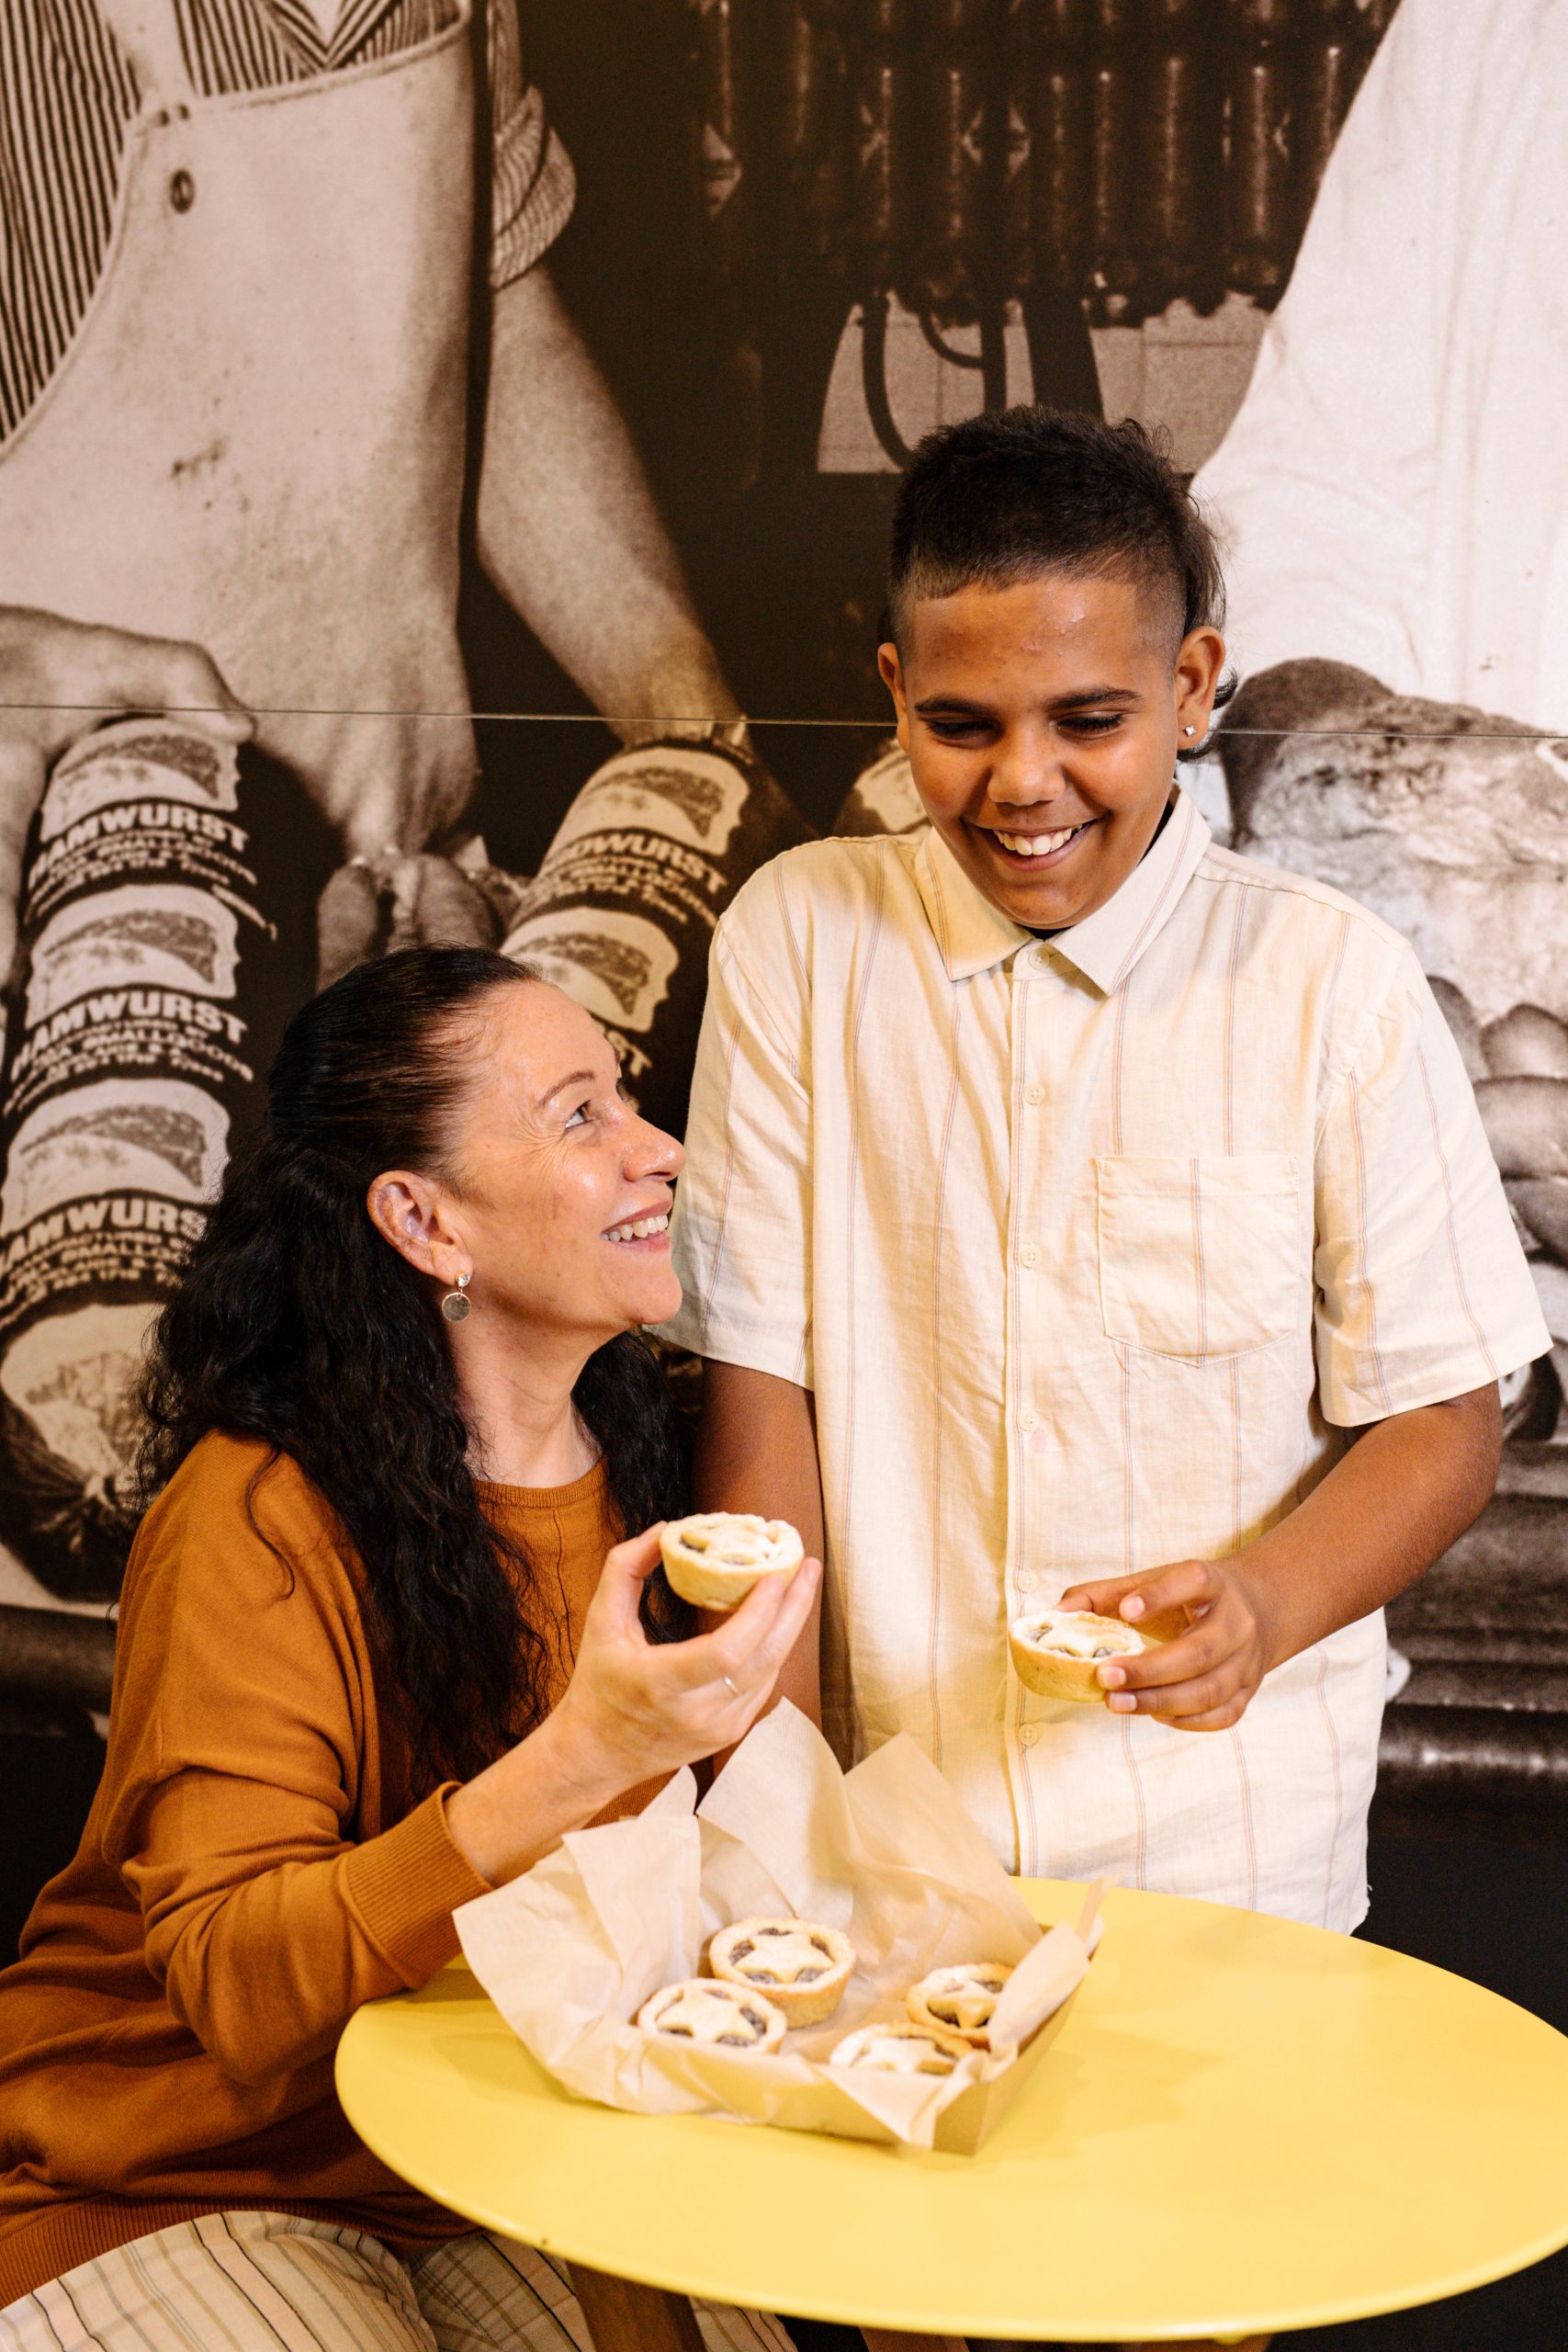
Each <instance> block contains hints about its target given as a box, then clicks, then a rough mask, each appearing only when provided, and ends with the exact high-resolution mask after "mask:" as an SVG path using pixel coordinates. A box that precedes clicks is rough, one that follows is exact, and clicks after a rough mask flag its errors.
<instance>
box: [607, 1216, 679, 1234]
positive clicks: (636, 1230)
mask: <svg viewBox="0 0 1568 2352" xmlns="http://www.w3.org/2000/svg"><path fill="white" fill-rule="evenodd" d="M669 1230H670V1218H669V1216H668V1215H667V1214H666V1215H665V1216H639V1217H638V1218H637V1222H636V1224H635V1225H613V1226H612V1227H610V1230H609V1233H608V1235H607V1237H606V1238H607V1239H609V1240H611V1241H642V1240H645V1239H646V1238H647V1237H648V1235H649V1234H650V1233H668V1232H669Z"/></svg>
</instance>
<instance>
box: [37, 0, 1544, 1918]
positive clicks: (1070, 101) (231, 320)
mask: <svg viewBox="0 0 1568 2352" xmlns="http://www.w3.org/2000/svg"><path fill="white" fill-rule="evenodd" d="M1565 97H1568V10H1564V9H1563V8H1562V6H1559V5H1554V0H1399V4H1398V5H1397V6H1396V5H1395V0H573V5H572V6H570V7H563V6H559V5H551V0H473V8H472V12H471V14H470V11H469V8H468V5H467V0H0V198H3V201H4V205H5V214H4V226H3V243H0V296H3V299H4V315H3V318H0V605H3V606H4V607H5V610H4V612H3V613H0V705H3V706H4V707H3V708H0V957H3V959H4V961H6V962H7V963H8V964H9V968H10V979H9V986H8V993H7V996H6V1046H5V1065H4V1075H3V1081H0V1543H3V1546H4V1550H3V1553H0V1604H3V1605H0V1705H3V1708H4V1719H3V1722H4V1742H5V1759H4V1760H5V1769H6V1771H7V1772H8V1774H9V1780H8V1783H7V1793H8V1799H9V1802H8V1804H7V1805H6V1809H5V1810H6V1815H7V1816H8V1819H7V1825H6V1840H7V1842H6V1851H5V1859H4V1864H3V1873H0V1874H3V1882H4V1883H3V1884H0V1896H3V1901H4V1908H5V1914H6V1922H5V1936H6V1944H7V1946H8V1947H9V1945H10V1943H11V1940H12V1939H13V1938H14V1936H15V1933H16V1929H17V1925H18V1924H19V1922H20V1919H21V1917H22V1916H23V1914H24V1913H25V1911H26V1909H27V1907H28V1902H29V1901H30V1898H31V1895H32V1894H33V1893H34V1891H35V1888H36V1883H37V1882H38V1879H39V1877H40V1876H41V1875H42V1874H43V1872H44V1871H46V1870H47V1869H49V1868H52V1867H53V1866H55V1865H56V1864H57V1863H58V1862H59V1861H60V1860H62V1859H63V1856H64V1854H65V1852H66V1851H68V1850H69V1848H70V1846H71V1845H72V1844H73V1841H74V1838H75V1835H76V1833H77V1829H78V1826H79V1824H80V1821H81V1818H82V1816H83V1815H84V1813H85V1806H86V1803H87V1799H88V1796H89V1794H90V1792H91V1789H92V1786H93V1784H94V1782H95V1781H96V1773H97V1770H98V1763H99V1759H100V1755H101V1749H100V1747H99V1740H100V1736H101V1733H102V1729H103V1724H104V1719H105V1713H106V1710H107V1703H108V1687H109V1674H110V1668H111V1663H112V1652H113V1623H112V1603H113V1600H114V1597H115V1593H116V1589H117V1584H118V1576H119V1572H120V1566H121V1563H122V1560H123V1557H124V1552H125V1547H126V1543H127V1525H126V1513H125V1509H124V1487H123V1479H122V1473H123V1468H124V1464H125V1461H126V1457H127V1449H128V1446H129V1444H130V1441H131V1434H132V1431H131V1421H130V1412H129V1408H128V1403H127V1397H128V1387H129V1384H130V1379H131V1378H132V1376H133V1374H134V1369H135V1363H136V1359H137V1352H138V1349H139V1346H140V1342H141V1334H142V1332H143V1330H144V1329H145V1326H146V1322H147V1318H148V1317H149V1316H150V1314H151V1313H152V1312H153V1311H154V1310H155V1308H156V1306H157V1303H158V1300H159V1298H160V1296H161V1295H163V1294H164V1291H165V1290H166V1288H167V1286H168V1284H169V1283H170V1282H171V1281H172V1280H173V1278H174V1276H175V1271H176V1269H177V1266H178V1264H179V1261H180V1256H181V1253H182V1251H183V1250H184V1249H185V1248H186V1245H187V1243H188V1241H189V1239H190V1238H191V1237H192V1236H193V1235H194V1234H195V1233H196V1232H197V1231H198V1230H199V1227H200V1222H201V1217H202V1214H203V1204H204V1203H205V1202H206V1201H207V1200H208V1199H209V1197H210V1195H211V1193H212V1190H213V1187H214V1185H215V1183H216V1182H217V1181H218V1178H219V1175H220V1170H221V1168H222V1165H223V1162H224V1159H225V1158H226V1155H227V1154H228V1153H229V1152H230V1151H231V1149H232V1148H234V1146H235V1144H236V1142H237V1141H238V1140H239V1139H240V1138H241V1137H243V1135H244V1133H245V1131H246V1129H247V1127H248V1126H249V1125H250V1124H251V1123H252V1122H253V1121H254V1119H255V1117H256V1114H257V1103H258V1098H259V1091H260V1087H261V1082H262V1077H263V1073H264V1072H265V1067H266V1064H267V1061H268V1058H269V1057H270V1055H271V1053H272V1051H273V1049H274V1046H275V1045H276V1039H277V1036H278V1034H279V1030H280V1026H281V1023H283V1021H284V1020H285V1019H286V1018H287V1015H288V1012H289V1010H290V1009H291V1008H292V1007H293V1006H294V1005H295V1004H297V1003H298V1002H299V1001H300V1000H301V999H302V998H303V997H304V996H305V995H307V994H308V993H309V992H310V990H311V989H312V988H313V987H314V986H315V985H316V984H317V980H318V978H319V977H320V976H323V975H330V974H331V973H333V972H334V971H336V970H338V969H341V968H343V967H344V966H345V965H346V964H348V963H350V962H352V961H353V960H355V958H356V957H358V956H362V955H365V954H375V953H378V952H382V951H384V950H385V949H386V948H387V947H389V946H390V945H394V944H400V943H402V942H405V941H409V940H413V939H419V938H434V939H451V938H461V939H474V940H488V941H493V942H496V943H498V944H504V945H506V946H507V947H508V948H510V949H512V950H513V951H514V952H516V953H519V954H526V955H528V956H531V957H533V958H535V959H536V961H537V962H538V963H539V964H540V965H541V966H542V967H543V968H544V969H545V970H546V971H547V973H548V974H549V976H550V977H551V978H555V979H558V981H559V982H560V983H561V985H562V986H564V987H565V988H567V989H569V990H570V991H571V993H572V994H573V995H575V996H577V997H578V998H579V999H580V1000H581V1001H582V1003H584V1004H585V1005H586V1006H587V1007H588V1009H589V1010H590V1011H591V1012H593V1013H594V1014H595V1015H596V1016H597V1017H598V1018H599V1019H601V1020H602V1021H603V1022H604V1023H605V1024H606V1026H607V1027H608V1028H609V1029H610V1030H611V1032H612V1033H613V1034H614V1035H615V1038H616V1040H617V1042H618V1043H619V1044H620V1046H622V1048H623V1049H624V1052H625V1055H626V1064H627V1069H628V1072H629V1075H630V1079H631V1083H632V1086H633V1088H634V1091H636V1092H637V1095H638V1097H639V1099H640V1100H641V1101H642V1103H644V1105H645V1107H646V1108H648V1109H649V1112H650V1114H652V1115H654V1116H655V1117H657V1118H659V1119H660V1121H662V1122H663V1123H665V1124H666V1125H672V1126H676V1127H678V1126H679V1125H680V1124H681V1120H682V1107H683V1103H684V1095H685V1089H686V1084H687V1080H688V1075H689V1069H690V1061H691V1056H692V1052H693V1048H694V1042H695V1035H696V1027H697V1023H698V1020H699V1018H700V1014H701V1007H702V997H703V987H704V973H705V956H706V950H707V946H708V943H709V940H710V938H711V934H712V930H713V925H714V922H715V920H716V915H717V914H718V912H719V911H720V910H721V909H722V907H723V906H724V904H725V902H726V900H727V899H728V896H729V895H730V894H731V893H732V892H733V890H734V889H735V888H736V887H737V886H738V885H739V882H740V881H741V880H742V879H743V878H744V877H745V876H746V875H747V874H748V873H749V872H750V871H751V870H752V869H753V868H754V866H755V865H757V864H758V863H759V862H761V860H763V859H765V858H767V857H769V856H770V855H772V854H774V853H775V852H776V851H778V850H780V849H782V848H784V847H786V846H788V845H789V844H790V843H792V842H797V841H800V840H802V839H805V838H807V836H808V835H809V834H810V833H811V832H813V831H829V830H840V831H880V830H887V831H901V830H904V829H906V828H908V827H912V826H914V825H915V824H917V823H918V822H919V810H918V808H917V807H916V805H915V803H914V801H913V799H912V796H911V792H910V788H909V785H908V774H907V770H906V768H905V766H904V763H903V762H902V759H901V757H900V755H899V754H898V753H897V750H896V748H893V747H892V746H891V744H890V738H889V734H888V718H887V711H886V703H885V697H884V695H883V691H882V689H881V687H880V685H879V684H878V682H877V678H876V673H875V666H874V650H875V646H876V642H877V623H878V616H879V609H880V605H881V600H882V565H883V554H884V548H885V542H886V530H887V524H888V519H889V515H890V511H891V505H892V501H893V498H894V495H895V492H896V491H897V482H898V477H899V472H900V469H901V468H902V467H903V465H904V464H905V462H906V460H907V458H908V452H909V449H910V447H912V445H913V444H914V442H915V441H916V440H917V439H918V438H919V435H921V434H922V433H923V432H924V431H926V430H927V429H928V428H930V427H931V425H933V424H937V423H939V422H942V421H944V420H949V419H953V418H956V417H959V416H962V415H965V414H967V413H972V412H973V411H975V410H976V409H979V408H981V407H983V406H999V405H1004V404H1006V403H1008V402H1010V401H1021V400H1028V399H1038V400H1043V401H1054V402H1057V403H1060V404H1064V405H1068V406H1075V407H1080V408H1085V409H1089V410H1095V411H1100V410H1102V411H1103V412H1104V413H1105V414H1107V415H1108V416H1112V417H1116V416H1121V415H1124V414H1130V415H1134V416H1137V417H1140V418H1142V419H1145V421H1147V422H1149V423H1152V424H1159V425H1161V426H1163V427H1164V428H1165V430H1166V431H1167V432H1168V435H1170V438H1171V442H1172V444H1173V446H1174V449H1175V452H1176V455H1177V458H1178V459H1179V463H1180V464H1181V466H1182V467H1183V468H1184V469H1188V470H1190V472H1192V473H1193V474H1194V475H1195V476H1196V479H1197V486H1198V489H1199V492H1201V494H1202V495H1203V496H1204V497H1205V498H1206V499H1207V500H1208V501H1209V502H1210V503H1212V506H1213V511H1214V513H1215V515H1216V516H1217V518H1218V520H1219V521H1220V523H1221V525H1222V526H1223V529H1224V537H1225V543H1226V548H1227V553H1228V559H1229V565H1230V576H1231V631H1230V634H1231V638H1232V641H1233V647H1234V651H1235V658H1236V660H1237V662H1238V663H1239V666H1240V669H1241V671H1242V673H1243V679H1244V684H1243V690H1242V692H1241V694H1240V695H1239V697H1238V698H1237V700H1236V701H1235V704H1234V705H1233V707H1232V708H1231V710H1230V712H1229V713H1228V715H1227V718H1226V722H1225V725H1224V730H1223V733H1222V736H1221V738H1220V744H1219V752H1218V756H1217V757H1216V758H1214V759H1213V760H1211V761H1210V762H1208V763H1205V765H1204V766H1203V767H1202V768H1201V770H1200V771H1198V773H1197V789H1198V791H1199V794H1200V797H1201V800H1202V804H1203V806H1204V809H1205V811H1206V813H1207V814H1208V816H1209V818H1210V820H1211V822H1212V823H1213V826H1214V828H1215V830H1216V831H1217V832H1218V833H1219V835H1220V836H1221V838H1222V839H1227V840H1229V841H1231V842H1233V843H1234V844H1235V846H1236V847H1238V848H1240V849H1242V850H1244V851H1250V852H1254V853H1256V854H1258V855H1259V856H1260V857H1262V858H1265V859H1267V860H1269V861H1271V862H1277V863H1279V864H1281V865H1290V866H1294V867H1298V868H1302V869H1304V870H1305V871H1307V872H1309V873H1312V874H1314V875H1317V876H1322V877H1324V878H1325V879H1326V880H1327V881H1329V882H1332V883H1334V884H1336V885H1337V886H1339V887H1341V888H1345V889H1347V890H1348V891H1349V892H1351V893H1352V894H1353V895H1354V896H1356V897H1357V898H1359V899H1362V900H1364V901H1365V902H1366V903H1367V904H1369V905H1371V906H1372V907H1373V908H1375V909H1376V910H1378V911H1379V912H1380V913H1382V914H1383V915H1385V916H1386V917H1388V918H1389V919H1390V920H1391V921H1392V922H1394V923H1396V924H1397V925H1399V926H1400V927H1401V928H1402V929H1403V930H1404V931H1405V932H1407V933H1409V934H1410V935H1411V937H1412V938H1413V939H1414V940H1415V942H1416V945H1417V948H1418V950H1419V952H1420V955H1421V956H1422V960H1423V962H1424V964H1425V966H1426V968H1427V971H1428V973H1429V974H1430V975H1431V977H1432V978H1433V981H1434V983H1435V985H1436V987H1437V989H1438V994H1439V996H1440V998H1441V1000H1442V1002H1443V1004H1444V1007H1445V1009H1446V1011H1447V1012H1448V1014H1449V1017H1450V1021H1451V1022H1452V1024H1453V1026H1454V1029H1455V1031H1456V1033H1457V1035H1458V1036H1459V1038H1460V1041H1461V1046H1462V1048H1463V1051H1464V1055H1465V1057H1466V1060H1467V1063H1468V1066H1469V1068H1470V1070H1471V1074H1472V1078H1473V1080H1474V1081H1475V1084H1476V1088H1477V1093H1478V1096H1479V1098H1480V1101H1481V1103H1482V1107H1483V1116H1484V1118H1485V1121H1486V1125H1487V1129H1488V1132H1489V1134H1490V1136H1491V1137H1492V1141H1493V1145H1494V1148H1495V1151H1496V1153H1497V1156H1498V1159H1499V1160H1500V1163H1501V1165H1502V1168H1503V1170H1504V1174H1505V1177H1506V1181H1507V1184H1508V1189H1509V1193H1510V1196H1511V1199H1512V1201H1513V1204H1514V1206H1515V1210H1516V1212H1517V1218H1518V1221H1519V1227H1520V1230H1521V1233H1522V1234H1523V1236H1524V1238H1525V1239H1526V1243H1527V1247H1528V1249H1529V1252H1530V1255H1531V1258H1532V1261H1533V1263H1534V1268H1535V1272H1536V1276H1537V1280H1538V1283H1539V1285H1540V1296H1541V1301H1542V1305H1543V1306H1544V1308H1545V1312H1546V1316H1547V1318H1548V1321H1549V1323H1550V1326H1551V1330H1552V1332H1553V1333H1554V1334H1556V1335H1557V1336H1558V1337H1559V1339H1560V1340H1561V1341H1562V1347H1560V1349H1559V1351H1558V1353H1557V1356H1556V1357H1555V1358H1554V1359H1550V1360H1547V1361H1546V1362H1544V1363H1541V1364H1540V1365H1538V1366H1537V1367H1536V1368H1535V1369H1534V1370H1533V1372H1531V1373H1530V1374H1528V1375H1521V1376H1520V1377H1519V1378H1518V1379H1517V1381H1515V1382H1514V1383H1512V1384H1511V1385H1510V1387H1509V1390H1508V1394H1507V1397H1506V1407H1507V1414H1508V1427H1509V1432H1510V1435H1509V1444H1508V1450H1507V1456H1506V1466H1505V1470H1504V1475H1503V1479H1502V1485H1501V1489H1500V1492H1499V1496H1498V1498H1497V1499H1496V1501H1495V1503H1494V1504H1493V1506H1492V1507H1491V1509H1490V1510H1489V1511H1488V1512H1487V1513H1486V1515H1485V1517H1484V1519H1483V1521H1482V1522H1481V1524H1480V1526H1479V1527H1478V1528H1477V1529H1476V1530H1475V1531H1474V1532H1472V1534H1471V1535H1470V1536H1468V1537H1467V1538H1466V1539H1465V1540H1464V1541H1463V1543H1461V1544H1460V1545H1459V1546H1457V1547H1456V1549H1455V1551H1454V1552H1453V1553H1452V1554H1451V1555H1450V1556H1449V1558H1448V1559H1447V1560H1446V1561H1445V1562H1444V1563H1442V1564H1441V1565H1440V1566H1438V1568H1437V1569H1436V1570H1435V1571H1434V1572H1433V1573H1432V1575H1430V1576H1429V1577H1427V1579H1426V1580H1425V1582H1424V1583H1423V1584H1422V1585H1420V1586H1419V1587H1418V1588H1417V1589H1416V1591H1415V1593H1414V1594H1413V1595H1411V1596H1410V1597H1409V1598H1408V1599H1407V1600H1405V1601H1404V1603H1402V1604H1401V1606H1400V1607H1399V1609H1398V1610H1397V1611H1395V1612H1394V1617H1395V1639H1396V1642H1397V1644H1398V1647H1399V1650H1400V1652H1401V1653H1402V1655H1403V1659H1404V1666H1403V1667H1402V1668H1401V1671H1403V1672H1404V1673H1405V1674H1406V1676H1407V1679H1406V1680H1405V1681H1404V1687H1403V1688H1402V1689H1401V1690H1400V1691H1399V1692H1398V1694H1397V1696H1396V1698H1395V1700H1394V1703H1393V1705H1392V1706H1391V1708H1390V1710H1389V1713H1388V1717H1387V1728H1386V1733H1385V1742H1384V1796H1383V1799H1382V1800H1381V1802H1382V1803H1383V1804H1385V1805H1387V1806H1389V1807H1392V1808H1393V1811H1394V1814H1396V1815H1403V1816H1404V1817H1408V1818H1409V1819H1411V1820H1415V1821H1420V1820H1429V1819H1433V1818H1437V1817H1439V1816H1441V1817H1444V1818H1452V1819H1454V1820H1461V1819H1462V1820H1467V1821H1474V1820H1476V1819H1481V1820H1483V1821H1485V1822H1491V1823H1495V1824H1496V1825H1498V1826H1499V1834H1516V1833H1517V1832H1519V1831H1520V1829H1521V1827H1522V1828H1523V1829H1524V1830H1525V1831H1526V1832H1529V1830H1530V1829H1531V1827H1532V1825H1533V1826H1534V1829H1535V1830H1536V1831H1537V1832H1538V1833H1540V1832H1544V1829H1545V1827H1546V1826H1547V1824H1548V1823H1549V1820H1550V1817H1551V1813H1552V1811H1553V1808H1557V1809H1559V1814H1560V1812H1561V1808H1562V1806H1563V1804H1564V1802H1565V1796H1568V1568H1565V1567H1564V1565H1563V1556H1564V1555H1563V1543H1562V1532H1563V1529H1564V1526H1565V1525H1568V1419H1565V1417H1564V1416H1563V1414H1562V1385H1561V1381H1560V1376H1559V1375H1560V1373H1562V1374H1563V1376H1568V1359H1565V1357H1564V1355H1563V1349H1564V1348H1568V480H1565V476H1568V432H1565V431H1564V428H1563V425H1562V394H1561V385H1562V380H1563V366H1562V363H1563V360H1564V358H1565V357H1568V272H1565V271H1564V270H1563V268H1562V264H1561V254H1560V250H1559V246H1560V240H1561V236H1562V230H1561V227H1560V222H1561V219H1562V196H1563V192H1564V189H1563V184H1564V180H1565V178H1568V163H1565V162H1564V150H1563V145H1562V138H1561V120H1562V107H1563V104H1564V100H1565ZM1558 730H1562V732H1561V735H1560V734H1559V732H1558ZM1391 1817H1392V1816H1391Z"/></svg>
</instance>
